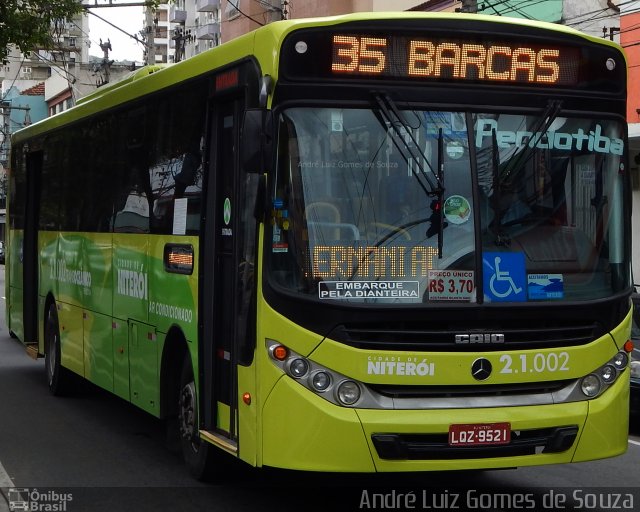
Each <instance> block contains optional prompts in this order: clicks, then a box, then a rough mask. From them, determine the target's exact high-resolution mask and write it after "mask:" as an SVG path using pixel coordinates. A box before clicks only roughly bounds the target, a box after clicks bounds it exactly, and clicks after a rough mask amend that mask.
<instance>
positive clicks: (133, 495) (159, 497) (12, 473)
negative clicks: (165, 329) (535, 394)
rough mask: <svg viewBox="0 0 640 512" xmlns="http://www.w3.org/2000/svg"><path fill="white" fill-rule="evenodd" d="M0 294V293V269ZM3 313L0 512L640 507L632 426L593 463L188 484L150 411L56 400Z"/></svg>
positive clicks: (83, 395) (240, 476)
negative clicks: (615, 448)
mask: <svg viewBox="0 0 640 512" xmlns="http://www.w3.org/2000/svg"><path fill="white" fill-rule="evenodd" d="M0 294H1V295H4V267H1V268H0ZM0 306H1V308H0V309H1V311H0V326H1V328H0V491H2V494H3V495H4V496H5V497H6V498H7V499H4V498H3V496H1V495H0V512H5V511H7V510H9V508H8V500H9V498H10V499H11V500H12V501H13V502H14V504H15V503H17V502H20V500H21V499H23V498H24V501H25V502H26V501H27V500H29V499H30V500H31V505H30V506H31V507H34V506H35V507H36V508H35V509H34V508H30V509H29V510H62V511H69V512H102V511H105V512H106V511H109V512H120V511H136V512H145V511H154V512H164V511H183V510H185V511H215V512H217V511H233V512H236V511H272V510H273V511H288V510H291V511H293V510H295V511H304V512H306V511H315V510H318V511H322V512H337V511H342V510H345V511H352V510H353V511H355V510H366V509H369V510H434V509H435V510H439V509H446V510H465V508H464V507H465V506H466V507H467V508H468V509H471V510H475V509H483V510H503V511H511V510H543V509H545V508H546V509H549V510H558V511H560V510H562V511H565V510H576V508H571V506H570V505H572V506H573V505H576V504H577V505H583V507H582V508H578V509H580V510H613V509H615V510H633V509H636V510H637V509H640V490H639V489H638V487H640V457H639V456H640V439H639V437H638V430H639V429H637V428H636V430H635V433H633V434H632V435H631V436H630V444H629V450H628V452H627V453H626V454H625V455H623V456H621V457H617V458H614V459H608V460H603V461H597V462H590V463H581V464H571V465H564V466H549V467H536V468H521V469H515V470H503V471H486V472H455V473H434V474H408V475H341V474H324V473H298V472H289V471H279V470H273V469H263V470H253V469H251V468H244V467H242V468H237V467H235V466H234V467H232V468H230V470H229V472H228V474H227V475H226V477H225V478H224V479H223V480H221V481H219V482H217V483H214V484H202V483H199V482H196V481H194V480H193V479H192V478H191V477H190V476H189V474H188V473H187V471H186V469H185V468H184V466H183V464H182V460H181V457H180V455H179V454H178V453H177V451H176V450H175V448H174V447H173V446H172V445H171V444H170V443H167V441H166V436H165V428H164V426H163V424H162V423H161V422H159V421H158V420H155V419H154V418H152V417H150V416H148V415H147V414H146V413H144V412H142V411H140V410H138V409H137V408H135V407H133V406H131V405H130V404H127V403H126V402H124V401H122V400H120V399H118V398H116V397H114V396H111V395H109V394H108V393H105V392H103V391H101V390H99V389H97V388H95V387H93V386H91V385H88V384H87V385H82V386H80V387H79V388H78V390H77V392H76V393H75V394H74V395H73V396H71V397H66V398H54V397H52V396H51V395H50V394H49V391H48V389H47V385H46V382H45V371H44V362H43V361H42V360H38V361H34V360H32V359H30V358H29V357H27V356H26V353H25V351H24V349H23V347H22V345H21V344H20V343H19V342H18V341H16V340H14V339H11V338H10V337H9V335H8V332H7V330H6V326H5V323H4V304H0ZM635 421H636V422H638V419H635ZM283 442H286V439H283ZM11 489H13V490H12V491H11V494H9V491H10V490H11ZM15 489H22V490H23V491H22V493H20V492H18V491H16V490H15ZM629 493H631V494H633V496H634V501H633V503H632V507H631V508H629V507H627V506H625V504H626V505H628V504H629V501H628V500H629V497H628V496H627V494H629ZM505 496H506V497H505ZM625 498H626V499H627V501H626V502H625V501H623V500H624V499H625ZM505 500H506V501H505ZM594 500H595V501H594ZM603 500H604V501H603ZM34 502H35V503H36V504H37V505H33V503H34ZM592 504H593V505H595V506H591V505H592ZM603 504H604V505H607V506H604V507H603V506H602V505H603ZM609 505H610V506H609ZM613 505H618V506H616V507H614V506H613ZM37 507H39V508H37ZM54 507H57V508H54Z"/></svg>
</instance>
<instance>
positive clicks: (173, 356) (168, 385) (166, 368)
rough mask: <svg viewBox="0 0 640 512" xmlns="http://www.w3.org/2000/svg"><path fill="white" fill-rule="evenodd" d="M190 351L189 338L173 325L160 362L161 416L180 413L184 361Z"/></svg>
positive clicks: (167, 416) (171, 416) (174, 415)
mask: <svg viewBox="0 0 640 512" xmlns="http://www.w3.org/2000/svg"><path fill="white" fill-rule="evenodd" d="M188 353H189V349H188V347H187V340H186V338H185V336H184V334H183V333H182V331H181V330H180V329H178V328H177V327H172V328H171V329H169V332H168V333H167V336H166V338H165V343H164V348H163V351H162V360H161V363H160V417H161V418H165V419H166V418H175V417H177V415H178V393H179V389H178V388H179V384H180V372H181V371H182V361H183V359H184V358H185V355H186V354H188Z"/></svg>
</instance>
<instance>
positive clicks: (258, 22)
mask: <svg viewBox="0 0 640 512" xmlns="http://www.w3.org/2000/svg"><path fill="white" fill-rule="evenodd" d="M227 2H228V3H229V4H230V5H231V7H233V8H234V9H235V10H236V11H238V12H239V13H240V14H242V15H243V16H244V17H245V18H247V19H250V20H251V21H253V22H254V23H255V24H256V25H260V26H261V27H264V23H262V22H260V21H258V20H256V19H255V18H252V17H251V16H249V15H248V14H245V13H244V12H242V11H241V10H240V7H239V5H240V0H235V4H234V3H233V2H232V1H231V0H227Z"/></svg>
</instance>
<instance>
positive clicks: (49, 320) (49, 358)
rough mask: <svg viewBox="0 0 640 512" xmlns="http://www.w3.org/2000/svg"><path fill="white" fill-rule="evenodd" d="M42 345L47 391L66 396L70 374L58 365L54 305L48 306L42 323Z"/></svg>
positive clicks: (57, 333)
mask: <svg viewBox="0 0 640 512" xmlns="http://www.w3.org/2000/svg"><path fill="white" fill-rule="evenodd" d="M44 344H45V355H44V361H45V362H44V366H45V369H46V371H47V383H48V384H49V391H50V392H51V394H52V395H54V396H63V395H66V394H68V393H69V391H70V388H71V372H70V371H69V370H67V369H66V368H64V367H63V366H62V364H61V363H60V360H61V352H60V328H59V324H58V312H57V310H56V305H55V304H54V303H51V304H49V308H48V309H47V313H46V318H45V321H44Z"/></svg>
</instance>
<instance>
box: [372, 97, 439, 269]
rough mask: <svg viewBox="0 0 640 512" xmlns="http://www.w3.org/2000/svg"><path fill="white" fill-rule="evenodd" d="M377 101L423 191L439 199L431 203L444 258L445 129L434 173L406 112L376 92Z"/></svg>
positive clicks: (379, 111)
mask: <svg viewBox="0 0 640 512" xmlns="http://www.w3.org/2000/svg"><path fill="white" fill-rule="evenodd" d="M374 98H375V100H376V103H377V104H378V107H379V109H378V111H377V112H376V114H377V115H379V117H380V124H382V125H383V126H385V127H386V126H388V127H389V130H390V134H391V140H392V142H393V145H394V146H395V147H396V148H397V149H398V152H399V153H400V155H401V156H402V158H403V159H404V161H405V162H407V164H408V163H409V159H411V161H412V162H414V163H415V165H416V167H417V168H418V172H412V173H411V174H412V175H413V176H414V177H415V178H416V180H417V181H418V184H419V186H420V188H422V190H423V191H424V193H425V194H426V195H427V196H429V197H431V198H435V199H434V200H433V201H431V206H430V207H431V210H432V212H433V214H432V219H433V218H434V215H436V216H437V219H434V222H436V223H437V226H434V227H435V230H436V232H437V234H438V257H439V258H442V245H443V240H442V236H443V233H442V231H443V228H444V224H443V215H444V205H443V202H442V199H443V197H444V192H445V188H444V163H443V162H444V158H443V155H442V152H443V134H442V130H440V132H439V136H438V168H437V169H436V170H434V169H433V166H432V165H431V163H430V162H429V160H428V159H427V157H426V156H425V154H424V152H422V151H420V148H419V146H418V141H417V140H416V138H415V137H414V135H413V131H412V127H411V126H410V125H409V123H407V121H406V120H405V119H404V117H403V115H402V113H401V112H400V110H399V109H398V107H397V106H396V104H395V103H394V101H393V100H392V99H391V98H390V97H389V95H388V94H383V93H374ZM405 136H406V137H407V138H408V139H409V140H408V141H407V140H406V139H405ZM423 162H424V164H423ZM425 165H426V168H425ZM428 236H429V235H427V237H428Z"/></svg>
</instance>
